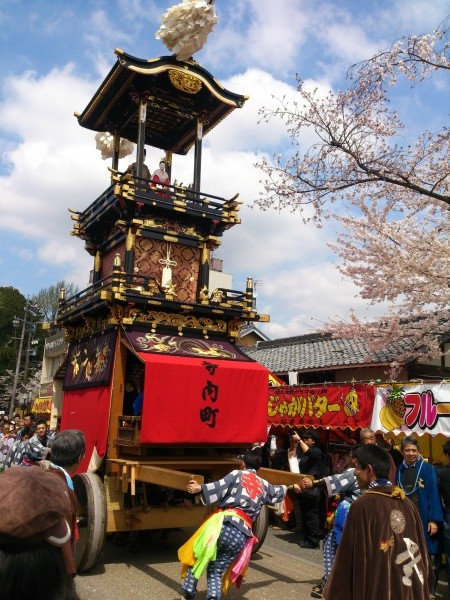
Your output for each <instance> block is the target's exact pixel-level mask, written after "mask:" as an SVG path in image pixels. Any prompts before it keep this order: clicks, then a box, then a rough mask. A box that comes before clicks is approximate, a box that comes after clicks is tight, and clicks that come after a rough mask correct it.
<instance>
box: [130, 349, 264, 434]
mask: <svg viewBox="0 0 450 600" xmlns="http://www.w3.org/2000/svg"><path fill="white" fill-rule="evenodd" d="M140 356H141V357H142V358H143V359H144V360H145V385H144V404H143V410H142V425H141V442H142V443H150V444H156V443H160V444H161V443H162V444H173V443H176V444H183V443H188V444H194V443H195V444H199V443H200V444H239V445H240V444H248V443H252V442H256V441H264V440H265V439H266V437H267V414H266V406H267V374H268V371H267V369H266V368H265V367H262V366H261V365H259V364H258V363H255V362H250V361H237V360H221V359H217V358H214V357H211V356H209V357H205V358H188V357H186V356H164V355H162V356H160V355H155V354H151V353H144V352H141V353H140Z"/></svg>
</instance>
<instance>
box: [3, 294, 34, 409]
mask: <svg viewBox="0 0 450 600" xmlns="http://www.w3.org/2000/svg"><path fill="white" fill-rule="evenodd" d="M29 304H30V301H29V299H28V298H27V301H26V303H25V315H24V319H23V322H22V333H21V334H20V342H19V352H18V355H17V362H16V372H15V373H14V383H13V389H12V395H11V402H10V404H9V415H8V416H9V419H10V420H11V419H12V418H13V416H14V404H15V401H16V393H17V384H18V383H19V373H20V363H21V362H22V348H23V341H24V339H25V331H26V329H27V316H28V306H29Z"/></svg>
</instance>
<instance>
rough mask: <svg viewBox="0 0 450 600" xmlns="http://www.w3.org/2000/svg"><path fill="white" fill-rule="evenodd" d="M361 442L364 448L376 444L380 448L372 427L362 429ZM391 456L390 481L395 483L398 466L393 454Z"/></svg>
mask: <svg viewBox="0 0 450 600" xmlns="http://www.w3.org/2000/svg"><path fill="white" fill-rule="evenodd" d="M359 441H360V442H361V444H362V445H363V446H366V445H367V444H376V445H377V446H378V442H377V436H376V434H375V431H374V430H373V429H370V427H366V428H365V429H361V431H360V434H359ZM383 446H384V444H382V445H381V446H380V447H381V448H383V450H387V448H384V447H383ZM389 456H390V459H391V466H390V468H389V481H395V474H396V472H397V466H396V464H395V462H394V459H393V457H392V456H391V454H389Z"/></svg>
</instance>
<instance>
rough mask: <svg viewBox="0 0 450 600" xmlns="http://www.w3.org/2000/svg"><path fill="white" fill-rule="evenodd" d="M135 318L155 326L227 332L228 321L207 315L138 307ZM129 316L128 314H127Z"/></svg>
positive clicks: (134, 310)
mask: <svg viewBox="0 0 450 600" xmlns="http://www.w3.org/2000/svg"><path fill="white" fill-rule="evenodd" d="M132 312H133V315H132V316H133V319H134V321H138V322H141V323H149V324H151V326H152V327H153V328H156V327H157V326H158V325H165V326H170V327H177V328H178V327H182V328H183V329H186V328H189V329H198V330H200V331H202V330H203V329H206V330H207V331H210V332H211V331H215V332H219V333H226V332H227V322H226V321H224V320H222V319H220V320H219V319H210V318H207V317H194V316H193V315H186V314H172V313H166V312H162V311H149V312H144V311H140V310H138V309H136V308H135V309H133V311H132ZM127 316H128V315H127Z"/></svg>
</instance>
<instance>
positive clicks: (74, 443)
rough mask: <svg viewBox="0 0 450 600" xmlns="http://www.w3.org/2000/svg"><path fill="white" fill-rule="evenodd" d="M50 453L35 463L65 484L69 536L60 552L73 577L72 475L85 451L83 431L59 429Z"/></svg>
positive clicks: (74, 499) (74, 501) (75, 502)
mask: <svg viewBox="0 0 450 600" xmlns="http://www.w3.org/2000/svg"><path fill="white" fill-rule="evenodd" d="M51 450H52V454H51V461H50V460H41V461H37V462H36V463H35V464H36V466H38V467H41V469H43V470H44V471H48V472H49V473H52V474H54V475H55V476H56V477H58V479H61V480H62V481H63V482H64V483H65V485H66V486H67V493H68V495H69V499H70V503H71V513H70V519H68V522H69V525H70V530H71V538H70V539H69V540H68V541H67V543H66V544H65V545H64V546H63V547H62V552H63V555H64V558H65V562H66V568H67V572H68V573H69V574H70V575H71V576H72V577H75V575H76V565H75V553H74V550H75V541H76V538H77V535H78V534H77V520H76V513H77V508H78V500H77V497H76V495H75V491H74V486H73V482H72V476H73V475H74V474H75V472H76V470H77V469H78V467H79V466H80V463H81V462H82V460H83V458H84V454H85V452H86V439H85V437H84V433H83V432H81V431H79V430H78V429H66V430H65V431H60V432H59V433H57V434H56V435H55V436H54V437H53V439H52V446H51Z"/></svg>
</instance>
